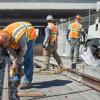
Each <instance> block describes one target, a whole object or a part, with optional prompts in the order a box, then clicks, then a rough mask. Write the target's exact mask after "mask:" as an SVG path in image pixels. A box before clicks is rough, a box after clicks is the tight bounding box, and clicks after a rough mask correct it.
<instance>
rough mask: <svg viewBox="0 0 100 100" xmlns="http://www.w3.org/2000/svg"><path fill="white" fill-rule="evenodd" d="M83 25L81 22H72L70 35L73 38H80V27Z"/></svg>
mask: <svg viewBox="0 0 100 100" xmlns="http://www.w3.org/2000/svg"><path fill="white" fill-rule="evenodd" d="M80 26H81V25H80V24H79V23H76V22H74V23H72V24H71V26H70V33H69V36H70V37H71V38H79V37H80V29H81V27H80Z"/></svg>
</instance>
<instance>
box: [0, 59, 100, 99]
mask: <svg viewBox="0 0 100 100" xmlns="http://www.w3.org/2000/svg"><path fill="white" fill-rule="evenodd" d="M35 60H36V61H37V62H38V65H39V63H40V62H41V63H43V61H42V60H39V59H35ZM8 66H9V65H8V64H6V66H5V70H4V69H2V71H1V70H0V71H1V72H2V73H0V74H2V75H1V76H2V77H0V80H2V81H1V85H2V86H1V87H0V89H1V90H2V91H1V92H0V93H1V94H0V95H1V98H0V100H20V97H19V96H20V95H21V96H25V95H26V94H23V93H20V94H18V91H17V87H14V86H13V85H11V84H9V74H8V72H9V67H8ZM39 66H40V65H39ZM50 66H52V67H53V68H55V67H57V65H55V64H52V63H50ZM49 72H50V71H49ZM63 72H64V73H63ZM39 73H40V74H41V73H42V72H39ZM44 73H45V72H44ZM46 74H48V72H47V73H46ZM52 74H55V73H52ZM59 74H61V75H63V76H65V77H69V78H72V79H74V80H76V81H78V82H82V83H84V84H85V85H87V86H89V87H91V88H93V89H95V90H98V91H100V79H98V78H96V77H93V76H90V75H87V74H84V73H81V72H79V71H78V70H75V69H74V70H73V69H71V68H67V69H65V70H63V71H62V73H59ZM17 94H18V95H19V96H18V95H17ZM34 95H38V94H36V93H35V94H34V93H33V94H32V93H31V94H27V96H34ZM39 95H40V94H39Z"/></svg>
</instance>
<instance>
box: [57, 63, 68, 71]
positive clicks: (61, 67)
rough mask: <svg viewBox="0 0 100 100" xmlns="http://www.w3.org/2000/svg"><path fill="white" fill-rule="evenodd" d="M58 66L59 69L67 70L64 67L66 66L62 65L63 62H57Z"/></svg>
mask: <svg viewBox="0 0 100 100" xmlns="http://www.w3.org/2000/svg"><path fill="white" fill-rule="evenodd" d="M58 66H59V67H60V69H61V70H67V68H66V67H64V65H63V64H59V65H58Z"/></svg>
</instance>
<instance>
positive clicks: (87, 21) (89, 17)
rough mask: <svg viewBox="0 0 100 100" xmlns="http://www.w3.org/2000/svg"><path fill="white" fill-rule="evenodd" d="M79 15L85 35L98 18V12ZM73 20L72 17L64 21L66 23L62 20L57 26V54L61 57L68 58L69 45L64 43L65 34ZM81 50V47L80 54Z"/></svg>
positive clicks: (99, 13)
mask: <svg viewBox="0 0 100 100" xmlns="http://www.w3.org/2000/svg"><path fill="white" fill-rule="evenodd" d="M80 15H81V17H82V20H81V24H82V25H83V28H84V29H85V32H86V33H88V28H89V25H92V24H94V23H95V20H96V18H97V17H99V18H100V12H98V13H96V12H95V11H90V10H89V11H88V12H86V13H82V14H80ZM73 20H74V17H70V18H68V19H66V21H65V19H64V21H63V20H62V21H61V22H60V23H59V24H57V26H58V30H59V41H58V53H59V54H60V55H61V56H63V55H65V56H69V48H70V45H69V43H68V42H67V41H66V34H67V31H68V25H69V23H71V22H72V21H73ZM99 22H100V19H99ZM82 48H83V47H82V46H81V48H80V50H81V51H80V52H82V51H83V49H82Z"/></svg>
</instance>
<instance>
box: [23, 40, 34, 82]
mask: <svg viewBox="0 0 100 100" xmlns="http://www.w3.org/2000/svg"><path fill="white" fill-rule="evenodd" d="M34 45H35V41H34V40H30V41H29V42H28V43H27V51H26V54H25V56H24V83H31V82H32V78H33V68H34V67H33V55H34V53H33V47H34Z"/></svg>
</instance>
